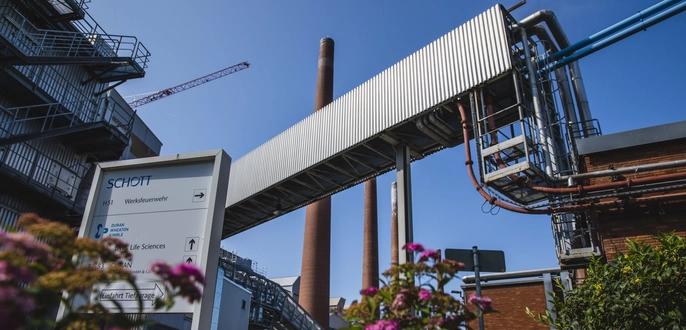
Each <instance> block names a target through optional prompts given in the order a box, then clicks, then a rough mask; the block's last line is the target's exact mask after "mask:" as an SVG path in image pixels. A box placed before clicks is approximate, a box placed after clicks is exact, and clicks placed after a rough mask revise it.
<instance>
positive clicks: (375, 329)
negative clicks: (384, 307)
mask: <svg viewBox="0 0 686 330" xmlns="http://www.w3.org/2000/svg"><path fill="white" fill-rule="evenodd" d="M364 329H365V330H400V323H398V321H396V320H378V321H376V323H374V324H370V325H368V326H366V327H365V328H364Z"/></svg>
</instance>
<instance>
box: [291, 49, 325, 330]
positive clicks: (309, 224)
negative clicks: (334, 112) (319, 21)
mask: <svg viewBox="0 0 686 330" xmlns="http://www.w3.org/2000/svg"><path fill="white" fill-rule="evenodd" d="M333 55H334V42H333V39H331V38H323V39H322V40H321V42H320V46H319V63H318V67H317V90H316V94H315V101H314V109H315V111H318V110H319V109H321V108H323V107H324V106H326V105H327V104H329V103H331V101H333V58H334V57H333ZM330 259H331V197H326V198H323V199H321V200H319V201H317V202H314V203H312V204H310V205H308V206H307V208H306V210H305V242H304V243H303V257H302V269H301V272H300V297H299V299H298V300H299V301H298V302H299V303H300V305H301V306H302V307H303V308H304V309H305V310H306V311H307V312H308V313H310V315H312V317H313V318H314V319H315V320H316V321H317V323H319V325H321V326H322V327H323V328H324V329H328V328H329V291H330V278H331V276H330V274H331V261H330Z"/></svg>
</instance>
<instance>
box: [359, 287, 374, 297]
mask: <svg viewBox="0 0 686 330" xmlns="http://www.w3.org/2000/svg"><path fill="white" fill-rule="evenodd" d="M377 293H379V289H378V288H375V287H373V286H370V287H368V288H366V289H364V290H362V291H360V294H361V295H363V296H367V297H373V296H375V295H376V294H377Z"/></svg>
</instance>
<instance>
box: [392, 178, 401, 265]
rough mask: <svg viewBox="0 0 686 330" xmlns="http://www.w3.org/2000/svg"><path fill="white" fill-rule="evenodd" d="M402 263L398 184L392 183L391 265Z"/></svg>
mask: <svg viewBox="0 0 686 330" xmlns="http://www.w3.org/2000/svg"><path fill="white" fill-rule="evenodd" d="M397 264H400V254H399V253H398V184H397V183H396V182H393V183H392V184H391V265H397Z"/></svg>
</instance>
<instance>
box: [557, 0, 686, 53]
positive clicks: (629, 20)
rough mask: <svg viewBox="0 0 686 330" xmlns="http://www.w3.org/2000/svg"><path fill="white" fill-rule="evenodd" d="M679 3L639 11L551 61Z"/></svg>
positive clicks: (667, 1)
mask: <svg viewBox="0 0 686 330" xmlns="http://www.w3.org/2000/svg"><path fill="white" fill-rule="evenodd" d="M680 1H683V0H665V1H662V2H659V3H657V4H655V5H653V6H650V7H648V8H646V9H644V10H642V11H639V12H638V13H636V14H634V15H631V16H630V17H628V18H625V19H624V20H622V21H619V22H618V23H615V24H613V25H611V26H609V27H607V28H605V29H603V30H601V31H599V32H596V33H594V34H592V35H591V36H589V37H587V38H585V39H583V40H581V41H579V42H576V43H574V44H573V45H570V46H568V47H565V48H564V49H563V50H561V51H559V52H556V53H555V54H553V55H552V60H553V61H556V60H559V59H561V58H563V57H565V56H567V55H569V54H571V53H573V52H575V51H576V50H578V49H581V48H583V47H585V46H588V45H590V44H592V43H594V42H595V41H597V40H601V39H603V38H605V37H607V36H609V35H611V34H613V33H615V32H617V31H620V30H622V29H624V28H626V27H628V26H630V25H632V24H635V23H638V22H641V21H642V20H643V19H645V18H647V17H649V16H651V15H653V14H655V13H657V12H659V11H661V10H663V9H665V8H667V7H669V6H672V5H674V4H676V3H678V2H680Z"/></svg>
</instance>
